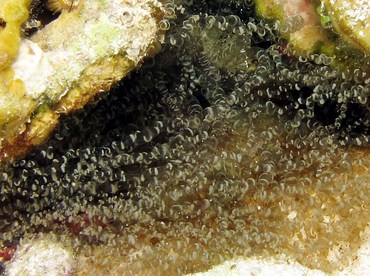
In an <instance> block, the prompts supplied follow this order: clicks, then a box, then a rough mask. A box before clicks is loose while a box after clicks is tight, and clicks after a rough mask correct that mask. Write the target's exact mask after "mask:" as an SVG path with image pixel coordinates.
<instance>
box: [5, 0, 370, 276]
mask: <svg viewBox="0 0 370 276" xmlns="http://www.w3.org/2000/svg"><path fill="white" fill-rule="evenodd" d="M165 7H166V14H165V17H166V20H165V21H163V22H162V23H163V24H162V26H161V28H163V29H164V30H167V34H166V37H165V41H164V43H163V45H162V50H161V52H160V53H159V54H158V55H156V56H155V57H152V58H148V59H147V60H146V61H145V63H144V64H143V66H142V67H141V68H140V69H138V70H137V71H136V72H134V73H132V74H131V75H130V77H129V78H127V79H125V80H124V81H122V82H121V83H120V84H119V85H118V86H116V87H115V88H114V89H113V90H112V91H111V93H110V94H109V95H105V96H104V97H103V99H102V101H100V102H99V103H95V104H93V105H90V106H89V107H87V108H85V109H83V110H80V111H77V112H75V113H74V114H73V115H72V116H69V117H66V118H64V119H63V120H62V122H61V124H60V125H59V126H58V127H57V129H56V130H55V132H54V133H53V136H52V139H51V140H50V141H49V142H48V143H47V144H45V145H43V146H41V147H40V148H39V149H37V150H34V151H32V152H31V153H30V154H29V155H28V156H27V157H25V158H23V159H21V160H18V161H16V162H14V163H12V164H10V165H7V166H6V167H4V169H3V173H2V174H1V175H0V202H1V207H0V220H1V223H0V231H1V233H2V235H1V242H2V244H3V247H6V246H16V245H17V244H19V243H20V244H22V243H23V240H24V239H31V238H33V237H37V238H42V237H43V236H45V235H47V236H48V237H49V238H50V236H51V237H52V238H50V239H55V242H58V243H59V242H62V243H63V244H65V246H68V247H69V248H72V249H73V251H74V254H75V256H76V259H77V261H76V263H77V265H76V267H74V269H75V271H74V273H76V274H77V275H86V274H89V271H90V270H91V269H94V273H100V274H102V275H103V274H107V273H110V274H115V275H118V274H119V275H124V274H126V275H160V274H163V272H166V273H167V274H173V275H182V274H185V273H193V272H198V271H201V270H205V269H208V268H210V267H211V266H213V265H215V264H219V263H220V262H223V261H225V260H230V259H233V258H237V257H255V258H264V257H268V258H280V259H284V260H287V259H288V260H293V261H297V262H299V263H300V264H302V265H304V266H306V267H309V268H312V269H319V270H322V271H324V272H333V271H336V270H341V269H343V268H345V267H346V266H348V265H349V263H351V262H352V258H353V257H354V256H355V253H356V250H357V248H358V246H359V245H360V242H361V239H360V237H361V231H363V230H364V229H365V227H366V225H367V224H368V222H369V218H370V206H369V204H370V194H369V188H370V187H369V185H370V173H369V168H370V155H369V154H370V150H369V119H370V117H369V102H368V97H369V84H368V83H369V79H368V76H367V74H366V72H364V71H363V70H361V69H359V68H357V69H356V70H353V71H347V72H343V71H342V70H339V69H337V68H335V66H330V64H331V62H332V59H331V57H330V56H326V55H324V54H320V55H318V54H312V55H305V56H298V57H295V56H294V55H291V51H294V50H292V49H291V48H290V44H289V43H288V42H287V41H286V40H285V39H284V38H282V37H281V36H280V34H279V32H278V30H279V28H280V27H279V24H271V23H268V22H266V21H264V20H262V19H259V18H257V17H256V16H255V13H254V7H253V5H251V3H250V2H249V1H240V3H237V1H231V2H230V3H226V1H205V0H203V1H194V3H193V1H174V2H172V1H169V2H168V3H166V4H165Z"/></svg>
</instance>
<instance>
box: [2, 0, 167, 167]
mask: <svg viewBox="0 0 370 276" xmlns="http://www.w3.org/2000/svg"><path fill="white" fill-rule="evenodd" d="M30 2H31V1H21V0H6V1H2V2H1V4H0V19H1V22H3V24H2V25H0V56H1V59H0V76H1V79H0V162H1V160H3V159H7V158H9V157H11V156H14V155H21V154H23V153H25V152H26V150H27V149H28V148H29V147H31V146H34V145H39V144H41V143H42V142H44V141H45V140H46V139H47V138H48V136H49V133H50V132H51V130H53V129H54V127H55V126H56V124H57V123H58V121H59V117H60V116H61V114H68V113H70V112H71V111H74V110H77V109H79V108H82V107H83V106H84V105H85V104H86V103H87V102H89V101H91V100H92V99H95V98H96V95H98V94H99V93H101V92H103V91H108V90H109V89H110V87H111V86H112V85H113V84H115V83H116V82H117V81H118V80H120V79H122V78H123V77H125V76H126V75H127V74H128V73H129V72H130V71H131V70H132V69H134V68H136V67H137V66H138V65H139V64H140V63H141V62H142V60H143V58H144V57H145V56H147V55H148V54H153V53H154V52H155V51H156V48H158V46H156V45H157V44H158V43H159V42H158V41H159V40H160V39H161V36H160V32H161V30H160V26H159V25H160V24H159V23H160V21H161V19H162V17H163V7H162V5H161V4H160V3H159V2H158V1H155V0H154V1H141V0H138V1H131V0H120V1H95V0H84V1H71V5H69V6H68V5H67V6H65V7H63V5H62V6H60V5H61V4H60V5H58V3H59V2H61V3H64V4H65V5H66V3H67V2H69V1H49V6H50V7H51V8H52V9H54V10H58V9H59V10H61V14H60V15H59V17H57V18H56V19H55V20H54V21H52V22H51V23H49V24H47V25H46V26H44V27H43V28H41V29H40V30H37V31H36V33H33V34H32V35H29V36H26V35H25V34H24V33H25V32H26V31H25V28H26V26H27V25H30V24H31V23H32V24H33V25H35V24H36V23H35V21H37V20H35V19H34V18H33V19H32V20H33V21H27V22H25V21H26V20H27V18H28V14H29V10H30V11H31V17H32V16H33V14H32V12H33V11H34V12H35V13H37V12H38V13H40V8H39V6H40V5H44V4H43V3H42V2H41V3H40V1H34V2H33V3H32V5H31V6H30ZM59 6H60V7H59ZM58 7H59V8H58ZM54 17H55V15H54ZM37 23H38V24H39V25H40V24H41V21H37ZM39 28H40V27H39Z"/></svg>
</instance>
